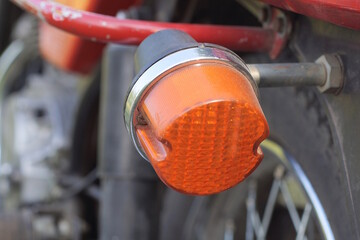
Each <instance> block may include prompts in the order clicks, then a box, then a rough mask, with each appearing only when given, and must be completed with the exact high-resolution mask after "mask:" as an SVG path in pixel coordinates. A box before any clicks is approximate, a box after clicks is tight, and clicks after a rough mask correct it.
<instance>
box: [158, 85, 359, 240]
mask: <svg viewBox="0 0 360 240" xmlns="http://www.w3.org/2000/svg"><path fill="white" fill-rule="evenodd" d="M260 95H261V105H262V107H263V110H264V113H265V115H266V117H267V120H268V123H269V127H270V139H272V140H273V141H275V142H277V143H278V144H280V145H281V146H282V147H283V148H284V149H286V151H287V152H289V153H290V154H291V155H292V156H294V158H295V159H296V160H297V161H298V163H299V164H300V166H301V168H302V169H303V171H304V172H305V175H306V176H307V178H308V179H309V180H310V182H311V184H312V187H313V189H314V190H315V192H316V194H317V196H318V198H319V200H320V202H321V204H322V207H323V209H324V210H325V213H326V215H327V218H328V221H329V223H330V226H331V229H332V231H333V234H334V236H335V239H357V235H356V234H357V231H358V229H356V226H355V224H354V222H355V221H354V219H355V217H356V216H355V215H354V212H353V211H352V209H351V207H350V206H351V202H350V192H349V191H348V188H347V182H346V177H345V176H346V175H345V168H344V166H343V164H342V159H341V156H340V154H339V147H338V146H337V142H338V141H337V139H334V137H333V135H332V133H331V130H330V123H329V122H328V118H327V117H326V114H325V112H324V111H323V108H322V105H321V99H320V98H321V96H320V95H319V94H318V93H317V92H316V91H315V89H294V88H273V89H262V90H261V94H260ZM265 157H266V155H265ZM264 164H267V162H266V161H265V160H263V163H261V165H260V167H259V168H258V169H257V170H255V171H254V173H253V174H252V175H251V176H250V177H254V176H255V177H256V176H260V177H261V178H262V179H263V181H262V182H264V183H265V184H264V185H263V187H264V190H262V191H266V189H269V188H270V186H269V184H271V182H270V181H268V180H267V178H268V177H269V175H268V174H269V171H267V170H266V169H271V167H268V166H265V165H264ZM249 183H250V181H248V180H245V181H244V182H243V183H240V184H239V185H238V186H237V187H235V188H233V189H230V190H228V191H225V192H223V193H221V194H218V195H214V196H209V197H201V198H199V197H188V196H182V195H180V194H178V193H174V192H173V191H170V190H169V191H168V193H167V195H166V198H165V200H164V202H165V204H164V210H163V217H162V225H161V229H162V235H161V236H162V238H161V239H219V235H218V234H217V233H216V231H215V230H214V228H216V226H217V225H219V224H220V220H221V217H222V216H224V214H227V213H229V212H231V211H234V209H238V210H237V211H239V212H241V213H242V214H243V215H246V207H245V206H246V205H245V198H244V195H246V194H244V191H246V189H247V187H248V185H249ZM260 201H261V200H260ZM241 206H243V207H242V209H241ZM242 221H244V220H242ZM195 225H199V227H197V228H195V227H194V226H195ZM244 225H245V222H243V224H242V226H240V227H239V228H240V230H241V231H244V228H245V226H244ZM283 227H284V229H287V225H286V223H283ZM169 229H171V231H170V230H169ZM194 229H197V230H196V231H197V233H196V232H195V230H194ZM199 229H200V230H199ZM220 239H222V238H220ZM276 239H288V237H286V235H277V238H276Z"/></svg>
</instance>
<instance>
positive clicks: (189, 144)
mask: <svg viewBox="0 0 360 240" xmlns="http://www.w3.org/2000/svg"><path fill="white" fill-rule="evenodd" d="M135 114H136V115H135V118H134V119H135V120H134V121H135V122H134V124H135V129H136V133H137V137H138V139H139V142H140V144H141V146H142V148H143V149H144V151H145V153H146V155H147V157H148V159H149V160H150V162H151V164H152V165H153V167H154V169H155V171H156V172H157V174H158V175H159V177H160V178H161V179H162V180H163V181H164V182H165V184H167V185H168V186H170V187H172V188H174V189H176V190H178V191H180V192H183V193H189V194H197V195H205V194H212V193H217V192H221V191H224V190H226V189H228V188H231V187H232V186H234V185H236V184H237V183H239V182H241V181H242V180H243V179H244V178H246V177H247V176H248V175H249V174H250V173H251V172H252V171H253V170H254V169H255V168H256V166H257V165H258V164H259V163H260V161H261V159H262V157H263V154H262V152H261V149H260V147H259V144H260V143H261V141H262V140H264V139H265V138H266V137H267V136H268V134H269V129H268V125H267V122H266V119H265V117H264V114H263V112H262V110H261V107H260V105H259V102H258V100H257V97H256V94H255V92H254V90H253V87H252V86H251V84H250V82H249V80H248V79H247V78H246V77H245V76H244V75H243V74H242V73H240V72H239V71H238V70H236V69H234V67H232V66H230V65H226V64H224V63H220V62H216V61H214V62H204V63H198V64H193V65H189V66H185V67H182V68H179V69H176V70H174V71H172V72H171V73H169V74H167V75H166V76H164V77H162V78H161V79H160V80H159V81H157V82H156V83H155V85H153V86H152V87H151V88H150V89H149V90H148V92H147V93H146V95H145V96H144V97H143V98H142V100H141V101H140V103H139V105H138V108H137V112H136V113H135Z"/></svg>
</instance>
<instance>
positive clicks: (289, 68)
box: [247, 63, 327, 87]
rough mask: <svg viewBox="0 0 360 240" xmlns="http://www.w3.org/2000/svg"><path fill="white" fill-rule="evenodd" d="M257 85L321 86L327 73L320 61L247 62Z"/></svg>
mask: <svg viewBox="0 0 360 240" xmlns="http://www.w3.org/2000/svg"><path fill="white" fill-rule="evenodd" d="M247 66H248V68H249V70H250V74H251V75H252V77H253V78H254V80H255V82H256V83H257V84H258V86H259V87H284V86H305V85H306V86H322V85H324V84H325V82H326V78H327V73H326V69H325V67H324V65H323V64H320V63H283V64H281V63H280V64H248V65H247Z"/></svg>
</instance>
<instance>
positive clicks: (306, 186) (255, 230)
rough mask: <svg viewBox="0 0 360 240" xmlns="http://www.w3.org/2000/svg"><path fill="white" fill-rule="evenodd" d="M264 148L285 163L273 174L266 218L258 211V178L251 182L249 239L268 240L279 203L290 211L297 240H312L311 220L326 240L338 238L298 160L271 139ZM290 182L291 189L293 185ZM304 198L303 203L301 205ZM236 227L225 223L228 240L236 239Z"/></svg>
mask: <svg viewBox="0 0 360 240" xmlns="http://www.w3.org/2000/svg"><path fill="white" fill-rule="evenodd" d="M262 147H263V148H264V149H266V150H268V151H270V152H272V153H273V154H274V155H276V156H277V157H278V158H279V159H280V160H281V163H280V164H278V165H277V166H276V167H275V169H274V171H273V182H272V184H271V188H270V192H269V194H268V196H267V200H266V203H265V208H264V210H263V214H262V216H261V214H260V213H259V211H258V210H257V204H256V201H257V194H258V191H257V185H258V182H257V180H255V179H251V180H250V182H249V184H248V195H247V199H246V230H245V239H246V240H252V239H266V237H267V234H268V232H269V227H270V225H271V221H272V218H273V215H274V211H275V206H276V205H277V204H279V201H280V202H282V203H280V204H282V205H283V206H284V207H285V208H286V210H287V211H288V214H289V216H290V219H291V222H292V226H293V228H294V230H295V234H296V236H295V239H297V240H298V239H299V240H300V239H309V238H308V237H307V234H306V231H307V227H308V226H309V220H310V218H311V217H313V218H315V219H314V220H315V221H316V225H317V226H318V232H319V233H320V235H321V238H322V239H327V240H333V239H335V238H334V235H333V232H332V229H331V227H330V223H329V221H328V219H327V216H326V214H325V211H324V208H323V207H322V205H321V202H320V200H319V198H318V197H317V195H316V192H315V190H314V188H313V187H312V185H311V183H310V181H309V179H308V178H307V177H306V175H305V173H304V171H303V170H302V169H301V167H300V165H299V164H298V163H297V161H296V160H295V158H294V157H293V156H292V155H290V154H289V153H287V152H286V151H285V150H284V149H283V148H282V147H281V146H280V145H278V144H276V143H275V142H272V141H270V140H266V141H265V142H264V143H263V144H262ZM290 183H291V186H290V185H289V184H290ZM294 189H295V191H296V192H297V197H298V198H294V196H293V194H292V193H291V192H292V191H294ZM299 194H300V195H299ZM301 198H302V200H301V201H302V203H299V202H300V201H299V199H301ZM299 205H302V207H303V210H302V212H301V213H299V211H298V208H299ZM235 228H236V226H235V224H234V221H232V220H231V219H230V220H228V221H227V222H226V223H225V231H224V240H233V239H235V233H234V232H235Z"/></svg>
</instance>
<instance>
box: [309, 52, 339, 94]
mask: <svg viewBox="0 0 360 240" xmlns="http://www.w3.org/2000/svg"><path fill="white" fill-rule="evenodd" d="M316 63H319V64H322V65H323V66H324V68H325V70H326V81H325V83H324V84H323V85H321V86H318V89H319V91H320V92H322V93H334V94H338V93H339V92H340V91H341V89H342V87H343V86H344V67H343V64H342V61H341V59H340V57H339V56H338V55H334V54H332V55H330V54H325V55H322V56H321V57H320V58H318V59H317V60H316Z"/></svg>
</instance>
